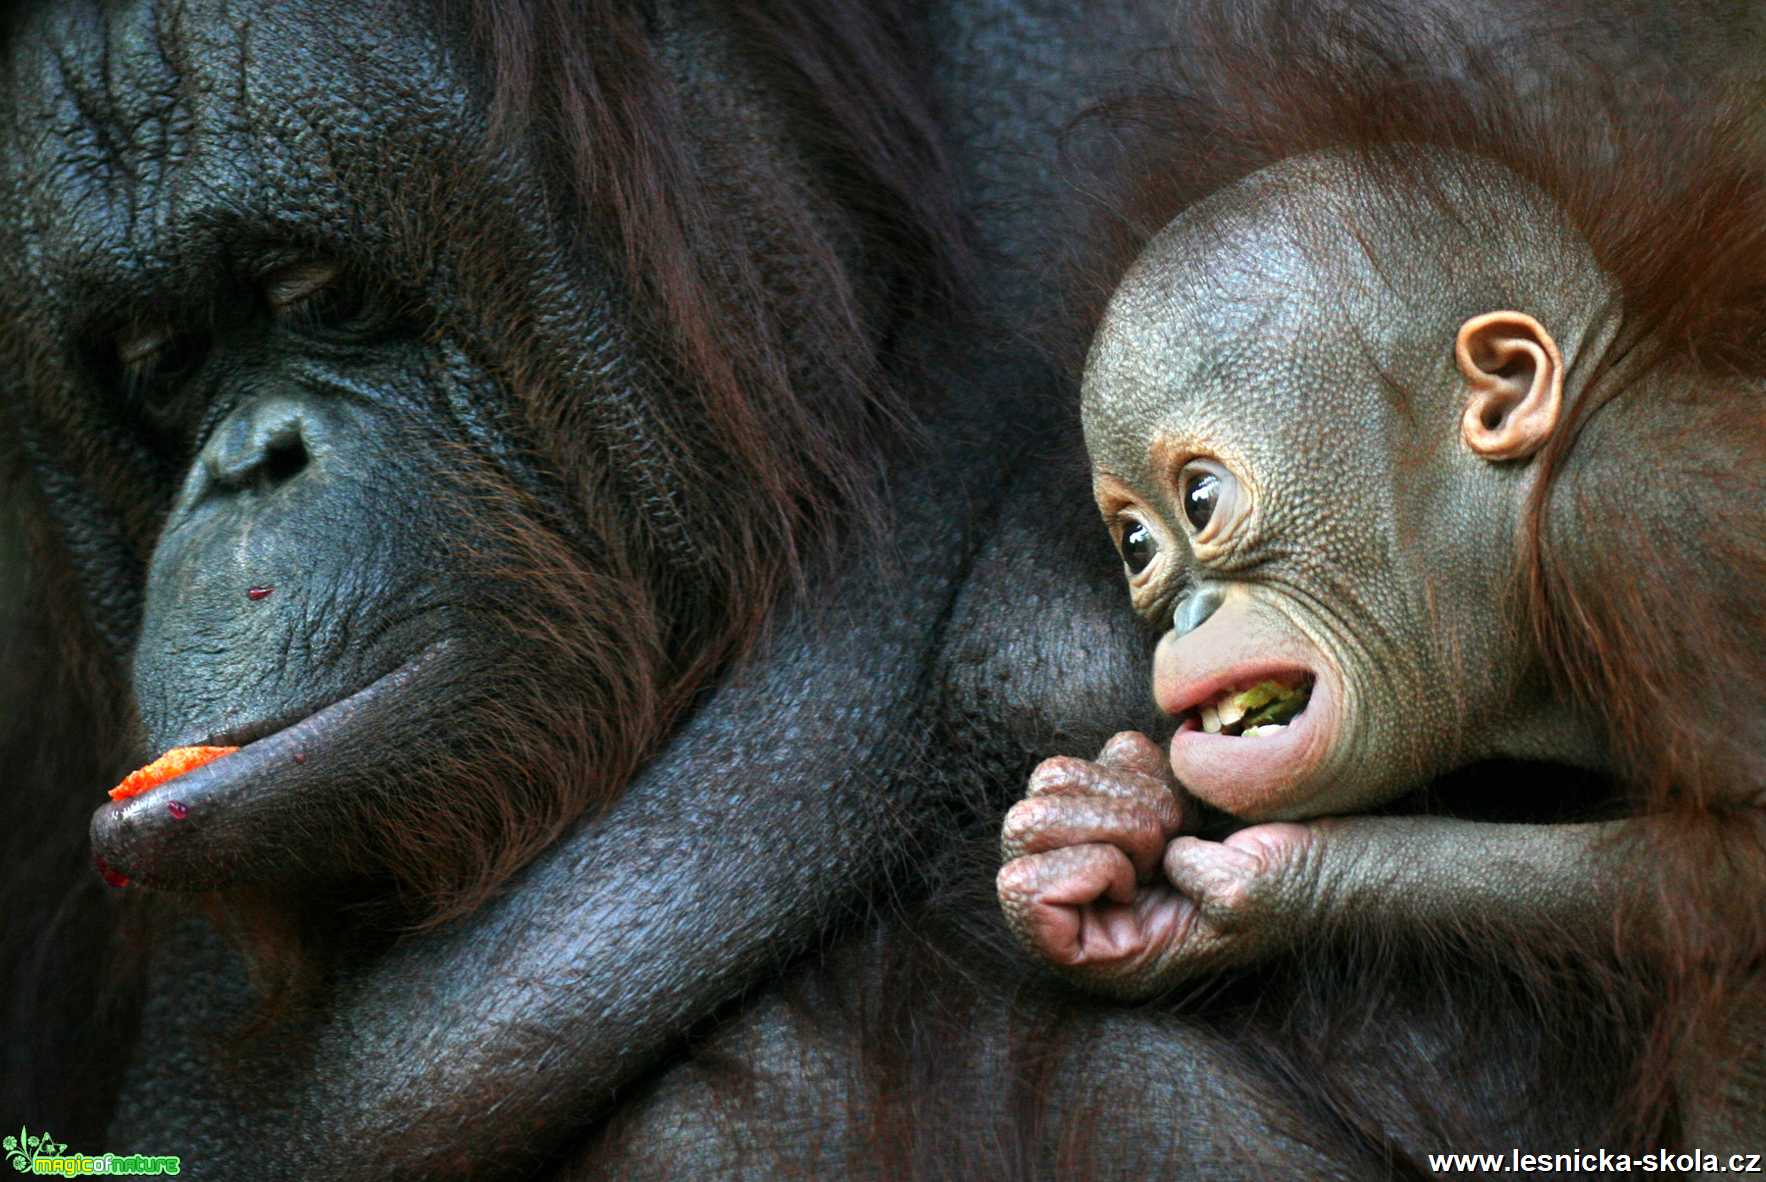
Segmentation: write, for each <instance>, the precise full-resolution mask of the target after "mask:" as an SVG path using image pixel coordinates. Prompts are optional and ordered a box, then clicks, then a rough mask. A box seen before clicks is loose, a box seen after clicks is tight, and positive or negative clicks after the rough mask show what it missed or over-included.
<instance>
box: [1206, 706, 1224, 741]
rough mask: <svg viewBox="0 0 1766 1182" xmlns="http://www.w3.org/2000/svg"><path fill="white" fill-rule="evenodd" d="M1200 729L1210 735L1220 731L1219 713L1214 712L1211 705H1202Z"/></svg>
mask: <svg viewBox="0 0 1766 1182" xmlns="http://www.w3.org/2000/svg"><path fill="white" fill-rule="evenodd" d="M1202 729H1203V730H1205V731H1207V732H1208V733H1209V734H1211V735H1218V734H1219V733H1220V715H1218V714H1216V713H1215V712H1214V707H1212V706H1204V707H1202Z"/></svg>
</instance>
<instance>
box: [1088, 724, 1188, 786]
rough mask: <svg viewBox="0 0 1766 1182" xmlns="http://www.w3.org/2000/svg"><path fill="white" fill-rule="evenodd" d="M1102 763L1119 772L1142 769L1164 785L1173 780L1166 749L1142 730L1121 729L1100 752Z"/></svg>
mask: <svg viewBox="0 0 1766 1182" xmlns="http://www.w3.org/2000/svg"><path fill="white" fill-rule="evenodd" d="M1098 762H1099V763H1101V764H1103V765H1104V766H1105V767H1108V768H1115V769H1117V770H1118V771H1124V772H1138V773H1139V774H1141V775H1143V776H1148V777H1151V778H1152V779H1154V780H1157V781H1159V783H1161V784H1169V783H1170V782H1171V781H1172V774H1171V762H1170V760H1168V759H1167V758H1166V755H1165V750H1164V748H1162V747H1160V746H1159V744H1157V743H1155V742H1153V740H1151V739H1149V738H1147V736H1145V735H1143V734H1141V733H1140V732H1139V731H1118V732H1117V733H1116V734H1114V735H1112V736H1110V741H1109V742H1108V743H1105V744H1104V749H1103V750H1102V751H1100V752H1098Z"/></svg>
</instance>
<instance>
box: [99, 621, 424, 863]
mask: <svg viewBox="0 0 1766 1182" xmlns="http://www.w3.org/2000/svg"><path fill="white" fill-rule="evenodd" d="M447 647H448V646H447V645H446V643H445V642H440V643H437V644H434V645H431V646H430V647H428V648H426V649H425V650H424V651H423V652H421V653H419V654H418V655H417V656H416V657H414V658H412V659H411V660H410V661H407V662H406V663H405V664H404V665H401V666H400V667H399V668H397V669H395V670H393V671H392V672H391V673H388V674H386V675H384V676H382V677H380V678H378V679H376V680H375V681H373V682H371V683H370V684H369V685H367V686H366V687H364V688H363V689H361V690H358V691H357V692H356V693H354V694H351V695H350V696H349V697H346V698H343V699H341V700H339V701H337V702H333V703H332V704H331V705H329V706H326V707H324V708H323V709H321V710H318V711H316V712H314V713H313V714H311V715H309V716H307V717H305V718H302V719H299V720H298V721H296V722H294V723H292V724H290V725H287V726H284V727H282V728H281V729H279V730H275V731H273V732H272V733H269V734H265V735H263V736H262V737H260V738H256V739H255V740H247V741H245V742H243V743H239V742H238V739H239V738H242V737H245V736H248V735H250V734H251V733H252V731H253V730H254V729H255V730H258V731H262V730H263V729H264V728H263V724H259V725H258V726H256V727H255V728H240V729H235V730H233V731H230V732H222V733H221V734H218V735H216V736H213V738H214V739H216V740H227V739H232V740H234V741H233V742H216V743H214V745H217V746H233V745H238V746H239V750H238V751H236V752H234V753H233V754H231V755H228V756H224V757H222V758H220V759H217V760H215V761H214V762H213V763H209V764H206V765H204V766H202V767H199V768H197V769H195V770H194V771H190V772H187V773H185V774H184V775H182V776H179V777H178V778H177V779H175V780H170V781H167V782H166V783H164V784H161V785H159V786H158V787H156V788H153V789H151V790H149V791H147V792H144V793H142V794H141V795H139V796H133V797H129V798H127V799H124V800H118V801H111V802H108V803H105V804H102V805H100V806H99V807H98V809H97V810H96V811H95V812H94V813H93V814H92V824H91V837H92V849H93V853H94V855H95V857H96V860H97V861H98V862H99V863H100V865H101V866H103V867H106V868H107V871H108V873H107V877H109V876H111V875H119V876H122V877H126V878H127V879H128V880H129V881H130V882H132V883H136V884H139V885H143V886H152V887H163V888H166V889H171V890H181V891H202V890H218V889H220V888H222V887H224V886H228V885H231V884H232V883H234V882H237V881H239V880H240V879H241V878H243V877H247V875H248V872H250V873H249V876H250V877H252V878H260V877H263V875H262V874H259V873H256V871H257V870H258V869H259V868H255V867H252V866H250V865H249V859H250V858H251V857H253V856H260V855H263V854H265V853H266V852H267V851H262V850H259V849H257V848H256V847H257V846H259V845H261V844H263V838H264V837H265V835H267V834H271V833H276V832H279V831H280V832H285V833H290V834H295V833H300V832H303V831H311V830H312V829H313V828H314V826H312V824H311V820H312V810H313V809H322V808H327V807H331V806H332V803H333V802H329V801H328V797H329V796H330V795H331V793H328V792H327V790H326V788H327V785H328V784H329V783H333V782H335V781H336V780H337V779H338V778H339V776H338V769H339V768H340V767H345V766H351V765H353V764H354V763H356V762H358V761H365V760H370V759H373V758H375V757H376V756H377V755H379V754H380V752H379V748H380V747H381V746H382V744H383V740H384V734H383V732H384V723H385V719H386V717H387V714H386V712H385V711H384V710H382V709H381V708H380V707H381V706H382V705H383V703H384V702H385V700H387V699H389V698H394V697H399V696H403V695H405V694H407V693H408V691H409V690H410V689H411V687H412V684H413V683H414V682H416V681H417V680H419V679H420V678H423V677H425V676H426V675H427V674H428V671H429V669H430V667H431V666H433V665H434V664H435V663H436V661H437V658H438V657H439V656H440V655H441V654H442V653H443V652H444V651H446V649H447ZM271 785H273V788H271V787H269V786H271ZM303 814H304V815H303Z"/></svg>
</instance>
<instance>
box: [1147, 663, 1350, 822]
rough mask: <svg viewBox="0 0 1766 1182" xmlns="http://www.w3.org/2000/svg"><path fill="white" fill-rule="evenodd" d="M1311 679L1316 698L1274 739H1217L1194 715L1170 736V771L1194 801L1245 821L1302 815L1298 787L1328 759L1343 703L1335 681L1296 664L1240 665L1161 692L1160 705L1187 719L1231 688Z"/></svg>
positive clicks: (1263, 737)
mask: <svg viewBox="0 0 1766 1182" xmlns="http://www.w3.org/2000/svg"><path fill="white" fill-rule="evenodd" d="M1296 674H1310V675H1311V677H1312V696H1311V697H1310V698H1309V699H1308V700H1307V703H1306V708H1305V709H1304V710H1302V711H1301V712H1300V713H1299V714H1297V715H1295V716H1294V718H1293V720H1292V721H1290V722H1289V723H1288V724H1287V728H1286V729H1285V730H1282V731H1280V732H1278V733H1276V734H1274V735H1264V736H1260V737H1258V738H1254V739H1247V738H1244V737H1242V736H1237V735H1211V734H1208V733H1207V732H1205V731H1203V730H1202V729H1201V726H1200V724H1199V723H1198V722H1197V721H1196V719H1195V717H1194V716H1193V715H1191V716H1189V717H1186V718H1185V719H1184V720H1183V724H1182V725H1181V726H1180V727H1179V728H1178V731H1177V734H1175V735H1173V736H1172V739H1171V770H1172V771H1173V772H1174V773H1175V774H1176V775H1177V778H1178V779H1179V780H1180V781H1181V782H1182V783H1183V785H1184V787H1185V788H1187V789H1189V791H1190V792H1192V793H1194V794H1195V795H1196V796H1198V797H1200V798H1202V799H1203V800H1205V801H1207V802H1208V803H1209V804H1212V805H1214V806H1215V807H1216V808H1221V809H1225V810H1226V811H1227V812H1229V813H1232V814H1234V815H1235V816H1239V817H1244V818H1246V819H1247V820H1273V819H1280V818H1286V817H1292V816H1296V815H1301V814H1303V813H1304V812H1305V800H1304V798H1303V797H1301V795H1300V791H1299V790H1300V789H1301V788H1302V786H1303V785H1304V783H1305V781H1306V780H1307V779H1308V778H1309V776H1310V775H1311V773H1312V772H1313V771H1314V770H1315V769H1316V768H1317V767H1318V765H1319V764H1320V763H1321V762H1322V761H1323V760H1324V757H1325V754H1326V753H1327V752H1328V751H1329V749H1330V742H1331V739H1332V737H1333V736H1334V735H1335V733H1336V729H1337V725H1336V724H1337V701H1336V694H1335V692H1334V690H1335V687H1334V685H1333V684H1332V681H1331V678H1330V677H1328V676H1326V675H1324V674H1323V673H1321V672H1319V671H1317V670H1311V669H1306V668H1304V667H1303V666H1300V665H1297V664H1295V663H1294V662H1293V661H1284V660H1269V661H1252V662H1246V663H1244V664H1240V665H1234V666H1232V667H1231V668H1229V669H1223V670H1221V671H1220V672H1218V673H1214V674H1210V675H1209V676H1208V677H1205V678H1198V679H1196V680H1194V681H1190V682H1186V683H1184V684H1183V685H1180V686H1178V687H1177V688H1176V689H1175V690H1173V691H1172V692H1170V693H1169V694H1161V695H1160V700H1159V706H1160V708H1161V709H1163V710H1165V712H1166V713H1168V714H1173V715H1178V714H1185V713H1186V712H1188V711H1191V710H1194V709H1195V708H1196V707H1197V706H1199V705H1201V704H1202V703H1203V702H1206V701H1209V700H1210V699H1212V698H1214V697H1215V696H1216V695H1218V694H1220V693H1222V692H1223V691H1225V690H1229V689H1233V688H1235V687H1239V686H1248V685H1252V684H1254V683H1256V682H1258V681H1261V680H1263V679H1264V678H1266V677H1276V678H1291V677H1293V676H1294V675H1296Z"/></svg>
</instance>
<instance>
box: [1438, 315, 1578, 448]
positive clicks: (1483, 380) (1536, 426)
mask: <svg viewBox="0 0 1766 1182" xmlns="http://www.w3.org/2000/svg"><path fill="white" fill-rule="evenodd" d="M1453 353H1454V357H1455V359H1456V360H1457V361H1458V362H1459V372H1460V373H1462V374H1464V375H1465V379H1466V387H1467V389H1468V390H1469V391H1470V393H1471V398H1470V400H1469V401H1468V402H1467V403H1466V409H1465V413H1464V414H1463V415H1462V416H1461V417H1460V421H1459V428H1460V437H1461V438H1463V439H1464V440H1465V443H1466V446H1467V447H1469V448H1471V449H1472V450H1473V451H1474V452H1476V453H1477V454H1478V455H1480V456H1483V457H1484V458H1485V459H1487V460H1492V461H1496V460H1524V459H1526V458H1527V457H1528V456H1530V455H1532V454H1533V453H1534V452H1536V451H1538V450H1539V449H1540V448H1541V447H1542V446H1544V444H1545V441H1546V440H1547V439H1550V438H1551V433H1552V431H1553V430H1555V429H1556V428H1557V424H1558V417H1559V415H1560V414H1561V413H1562V411H1563V405H1564V359H1563V355H1562V354H1560V353H1559V352H1558V347H1557V342H1556V341H1554V340H1552V339H1551V334H1550V333H1548V332H1546V331H1545V328H1544V326H1543V325H1541V324H1540V323H1539V321H1537V320H1535V319H1533V318H1532V317H1531V316H1529V315H1527V314H1526V313H1525V312H1486V313H1484V314H1483V315H1482V316H1474V317H1472V318H1471V319H1470V320H1468V321H1466V322H1465V323H1464V324H1462V325H1460V326H1459V338H1458V339H1457V340H1456V341H1455V342H1454V348H1453Z"/></svg>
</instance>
